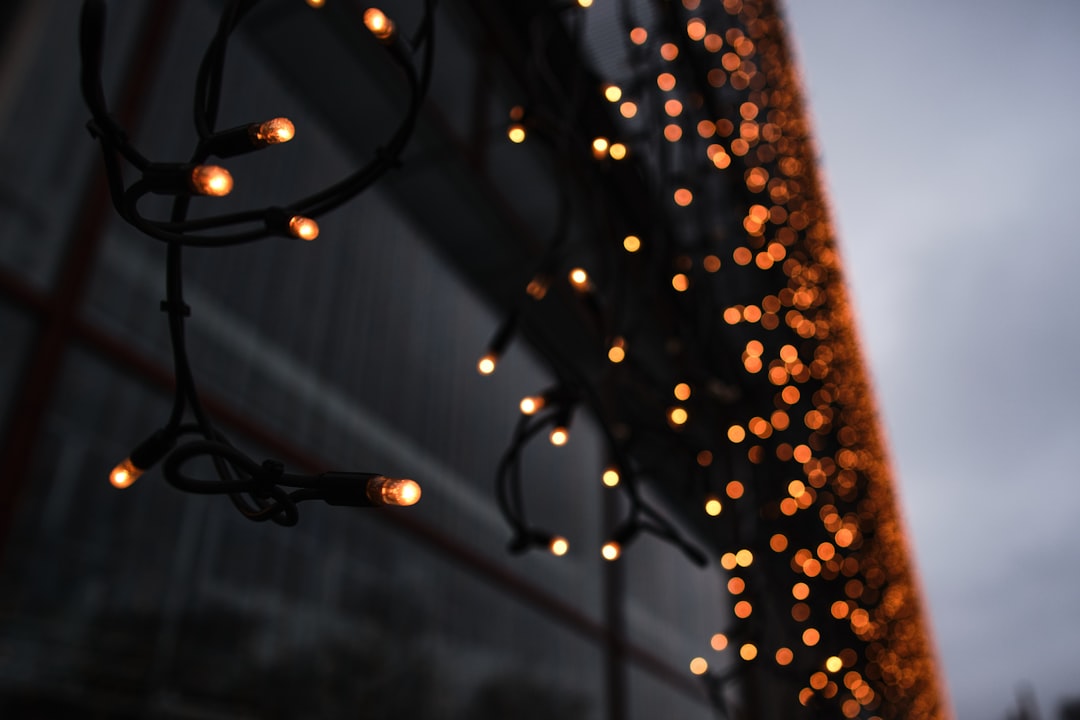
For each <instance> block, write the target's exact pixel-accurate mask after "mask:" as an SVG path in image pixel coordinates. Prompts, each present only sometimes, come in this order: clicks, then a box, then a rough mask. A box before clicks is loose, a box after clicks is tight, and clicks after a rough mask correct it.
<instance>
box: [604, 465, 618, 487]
mask: <svg viewBox="0 0 1080 720" xmlns="http://www.w3.org/2000/svg"><path fill="white" fill-rule="evenodd" d="M619 479H620V478H619V471H618V470H616V469H615V468H608V469H607V470H605V471H604V476H603V481H604V484H605V485H607V486H608V487H615V486H616V485H618V484H619Z"/></svg>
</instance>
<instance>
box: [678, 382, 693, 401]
mask: <svg viewBox="0 0 1080 720" xmlns="http://www.w3.org/2000/svg"><path fill="white" fill-rule="evenodd" d="M674 394H675V398H676V399H678V400H689V399H690V386H689V385H687V384H686V383H679V384H678V385H676V386H675V390H674Z"/></svg>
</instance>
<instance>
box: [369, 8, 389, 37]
mask: <svg viewBox="0 0 1080 720" xmlns="http://www.w3.org/2000/svg"><path fill="white" fill-rule="evenodd" d="M364 26H365V27H366V28H367V29H368V30H370V31H371V34H372V35H374V36H375V37H376V38H378V39H379V40H380V41H381V42H384V43H389V42H390V41H391V40H393V39H394V32H395V27H394V21H393V20H391V19H390V18H388V17H386V13H384V12H383V11H382V10H380V9H378V8H368V9H367V10H365V11H364Z"/></svg>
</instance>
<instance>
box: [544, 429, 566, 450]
mask: <svg viewBox="0 0 1080 720" xmlns="http://www.w3.org/2000/svg"><path fill="white" fill-rule="evenodd" d="M569 439H570V431H568V430H567V429H566V428H564V427H557V428H555V429H554V430H552V431H551V434H550V435H548V440H550V441H551V444H552V445H557V446H562V445H565V444H566V442H567V441H568V440H569Z"/></svg>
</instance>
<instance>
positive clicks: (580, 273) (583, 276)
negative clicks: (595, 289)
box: [570, 268, 589, 290]
mask: <svg viewBox="0 0 1080 720" xmlns="http://www.w3.org/2000/svg"><path fill="white" fill-rule="evenodd" d="M570 284H571V285H573V286H574V287H576V288H577V289H578V290H584V289H585V288H586V287H588V285H589V273H587V272H585V271H584V270H582V269H581V268H574V269H573V270H571V271H570Z"/></svg>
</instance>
